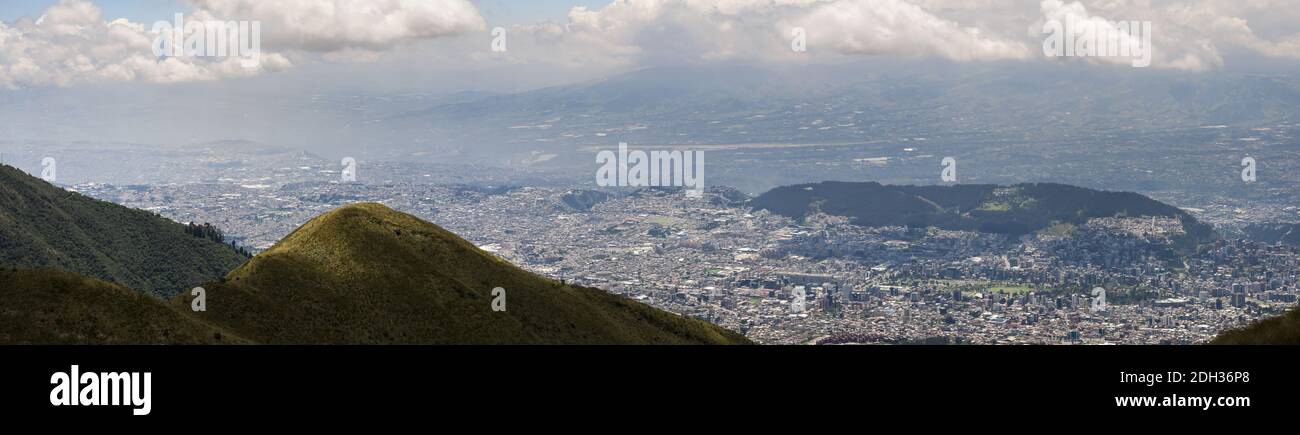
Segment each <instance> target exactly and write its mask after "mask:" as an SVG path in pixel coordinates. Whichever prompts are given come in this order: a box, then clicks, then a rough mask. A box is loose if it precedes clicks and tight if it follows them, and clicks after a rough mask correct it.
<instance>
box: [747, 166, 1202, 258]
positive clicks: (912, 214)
mask: <svg viewBox="0 0 1300 435" xmlns="http://www.w3.org/2000/svg"><path fill="white" fill-rule="evenodd" d="M749 206H750V207H753V208H755V209H759V210H768V211H771V212H772V213H775V214H779V215H783V216H788V217H791V218H795V219H801V218H803V217H805V216H807V215H809V214H812V213H817V212H822V213H826V214H831V215H837V216H845V217H849V218H851V219H852V222H853V223H854V224H857V225H862V226H869V227H879V226H911V227H931V226H933V227H938V228H943V229H947V230H966V231H979V232H986V233H997V234H1012V235H1021V234H1030V233H1033V232H1036V231H1039V230H1042V229H1045V228H1049V227H1051V226H1053V225H1056V224H1060V223H1071V224H1082V223H1084V222H1086V221H1087V220H1088V219H1091V218H1099V217H1111V216H1134V217H1137V216H1161V217H1172V218H1178V219H1180V220H1181V221H1182V222H1183V227H1184V229H1185V230H1186V231H1187V236H1186V237H1185V238H1184V240H1180V241H1179V246H1180V247H1181V248H1185V249H1194V248H1195V247H1196V245H1197V244H1199V243H1202V242H1205V241H1209V240H1213V239H1214V238H1216V237H1217V236H1216V235H1215V233H1214V230H1213V229H1212V228H1211V227H1210V226H1208V225H1205V224H1203V223H1200V222H1198V221H1197V220H1196V219H1195V218H1194V217H1192V216H1191V215H1189V214H1187V212H1184V211H1183V210H1180V209H1179V208H1177V207H1174V206H1171V205H1167V204H1164V203H1161V202H1159V201H1156V200H1153V199H1150V198H1147V197H1145V196H1142V195H1139V194H1136V193H1130V192H1104V191H1097V190H1092V189H1085V188H1082V187H1075V186H1067V185H1063V184H1051V183H1030V184H1017V185H1013V186H997V185H987V184H976V185H957V186H885V185H881V184H879V183H854V182H831V181H828V182H823V183H816V184H800V185H795V186H784V187H778V188H776V189H772V190H771V191H768V192H767V193H764V194H762V195H759V196H758V197H756V198H754V199H753V200H751V201H750V203H749Z"/></svg>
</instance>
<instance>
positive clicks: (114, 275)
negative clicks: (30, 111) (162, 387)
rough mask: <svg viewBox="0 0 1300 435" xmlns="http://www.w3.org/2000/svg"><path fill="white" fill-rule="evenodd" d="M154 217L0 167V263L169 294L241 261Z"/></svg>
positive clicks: (227, 248)
mask: <svg viewBox="0 0 1300 435" xmlns="http://www.w3.org/2000/svg"><path fill="white" fill-rule="evenodd" d="M186 230H187V228H186V226H185V225H182V224H179V223H176V222H173V221H171V220H168V219H166V218H163V217H161V216H158V215H156V214H154V213H150V212H147V211H142V210H133V209H129V208H126V207H122V206H119V205H116V204H113V203H110V202H105V201H100V200H96V199H92V198H88V197H86V196H83V195H79V194H77V193H73V192H69V191H66V190H63V189H61V188H58V187H55V186H52V185H50V184H49V183H46V182H45V181H44V180H41V179H39V178H36V177H33V176H31V175H28V174H27V173H24V172H22V171H20V170H18V169H15V168H13V167H10V166H4V165H0V266H3V267H9V268H35V267H53V268H58V269H62V270H66V271H69V272H74V273H77V274H81V275H85V276H89V277H94V278H98V279H101V280H104V281H109V282H113V283H116V284H118V285H121V286H124V287H128V288H133V289H136V290H139V291H141V292H144V293H146V294H149V295H153V296H157V297H164V298H165V297H171V296H174V295H176V294H179V293H181V292H183V291H186V290H189V289H190V288H192V287H194V286H196V285H199V284H202V283H204V282H207V281H211V280H215V279H217V278H220V277H221V276H222V275H224V274H225V273H226V272H228V271H230V270H231V269H233V268H235V267H236V266H238V265H240V264H241V263H243V262H244V260H246V259H247V257H245V256H244V255H242V254H241V253H240V252H238V251H237V250H236V249H235V248H233V247H232V246H230V245H226V244H224V243H218V242H217V241H215V240H213V239H212V238H210V237H200V236H196V235H194V234H191V233H189V232H187V231H186Z"/></svg>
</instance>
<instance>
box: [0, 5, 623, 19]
mask: <svg viewBox="0 0 1300 435" xmlns="http://www.w3.org/2000/svg"><path fill="white" fill-rule="evenodd" d="M612 1H613V0H592V1H573V0H477V1H474V2H473V3H474V4H476V5H477V6H478V7H479V9H480V10H481V11H482V14H483V16H484V17H485V18H487V19H488V21H490V22H492V23H494V24H504V25H513V24H527V23H533V22H539V21H547V20H550V21H557V22H562V21H564V20H565V19H566V16H567V15H568V13H569V9H572V8H573V7H574V6H586V7H588V8H599V7H600V6H604V5H606V4H609V3H610V2H612ZM56 3H58V0H16V1H5V2H0V21H7V22H13V21H14V20H17V19H18V18H21V17H24V16H25V17H32V18H36V17H39V16H40V15H41V13H42V12H44V11H45V9H47V8H49V7H50V6H53V5H54V4H56ZM95 5H97V6H99V7H100V8H101V9H103V10H104V16H105V17H108V18H110V19H112V18H126V19H129V20H131V21H135V22H142V23H152V22H154V21H158V20H166V19H170V18H171V17H172V15H173V14H175V13H176V12H189V11H192V10H193V8H192V7H191V6H190V5H189V4H187V3H186V2H185V1H183V0H97V1H95Z"/></svg>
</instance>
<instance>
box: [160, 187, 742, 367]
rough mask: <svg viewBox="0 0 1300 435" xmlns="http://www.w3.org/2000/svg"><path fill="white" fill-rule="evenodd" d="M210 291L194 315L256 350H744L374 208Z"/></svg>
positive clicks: (341, 212) (718, 332)
mask: <svg viewBox="0 0 1300 435" xmlns="http://www.w3.org/2000/svg"><path fill="white" fill-rule="evenodd" d="M498 288H499V289H502V290H503V293H497V294H494V289H498ZM207 290H208V293H207V295H206V301H207V304H208V308H207V311H206V312H202V313H196V316H197V317H199V318H201V319H203V320H204V321H205V322H207V323H209V324H212V325H216V326H219V327H221V328H222V329H224V330H228V331H231V332H232V333H234V334H236V335H238V336H240V337H244V338H247V339H250V340H252V341H255V342H259V343H332V344H343V343H410V344H416V343H419V344H705V343H711V344H725V343H748V340H746V339H745V338H744V337H742V336H740V335H738V334H736V333H733V332H730V331H727V330H725V329H722V328H719V327H717V326H714V325H711V324H709V323H707V322H703V321H700V320H695V319H688V318H684V317H681V316H677V315H674V314H670V313H666V312H663V311H660V310H657V309H655V308H652V307H649V306H647V305H643V304H640V303H637V302H634V301H630V300H627V299H625V298H623V297H620V296H617V295H612V294H609V293H607V292H605V291H602V290H598V289H592V288H582V287H575V286H570V285H564V284H562V283H560V282H557V281H553V280H550V279H546V278H542V277H539V276H536V275H534V274H532V273H529V272H526V271H524V270H522V269H519V268H517V267H515V266H514V265H511V264H510V263H508V262H506V261H505V260H502V259H500V258H498V257H495V256H493V255H491V254H488V253H486V252H484V251H482V250H480V249H478V248H477V247H475V246H474V245H473V244H471V243H469V242H467V241H465V240H464V239H461V238H460V237H458V236H456V235H455V234H452V233H451V232H448V231H446V230H444V229H442V228H440V227H438V226H437V225H434V224H431V223H428V222H425V221H422V220H420V219H418V218H416V217H414V216H411V215H408V214H405V213H400V212H397V211H394V210H392V209H389V208H388V207H385V206H383V205H380V204H372V203H371V204H356V205H350V206H345V207H342V208H339V209H336V210H334V211H331V212H328V213H326V214H324V215H321V216H320V217H317V218H316V219H313V220H311V221H310V222H307V223H306V224H305V225H303V226H302V227H300V228H299V229H298V230H296V231H294V232H293V233H292V234H290V235H289V236H287V237H285V238H284V239H283V240H282V241H280V243H278V244H276V245H275V246H274V247H272V248H271V249H270V250H268V251H266V252H264V253H262V254H261V255H258V256H257V257H254V258H253V259H252V260H250V261H249V262H247V263H245V264H244V265H243V266H241V267H239V268H238V269H235V270H234V271H232V272H230V274H229V275H227V276H226V278H225V280H224V282H222V283H213V284H210V285H209V287H208V288H207ZM502 294H503V295H504V300H503V301H504V304H503V306H499V307H498V308H499V309H501V310H500V311H498V310H494V304H493V302H494V300H495V299H496V298H498V297H499V296H500V295H502ZM191 299H192V297H190V296H189V295H182V296H181V297H180V298H177V299H176V300H174V301H173V304H174V305H175V306H177V307H178V308H182V309H183V308H184V307H189V305H190V301H191Z"/></svg>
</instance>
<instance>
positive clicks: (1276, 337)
mask: <svg viewBox="0 0 1300 435" xmlns="http://www.w3.org/2000/svg"><path fill="white" fill-rule="evenodd" d="M1210 344H1226V345H1292V346H1294V345H1300V310H1296V309H1292V310H1291V311H1288V312H1287V313H1286V314H1283V315H1281V316H1277V317H1272V318H1268V319H1263V320H1259V321H1256V322H1255V323H1253V324H1251V325H1250V326H1246V327H1244V328H1239V329H1234V330H1231V331H1226V332H1224V333H1222V334H1219V336H1218V337H1216V338H1215V339H1214V341H1211V342H1210Z"/></svg>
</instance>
